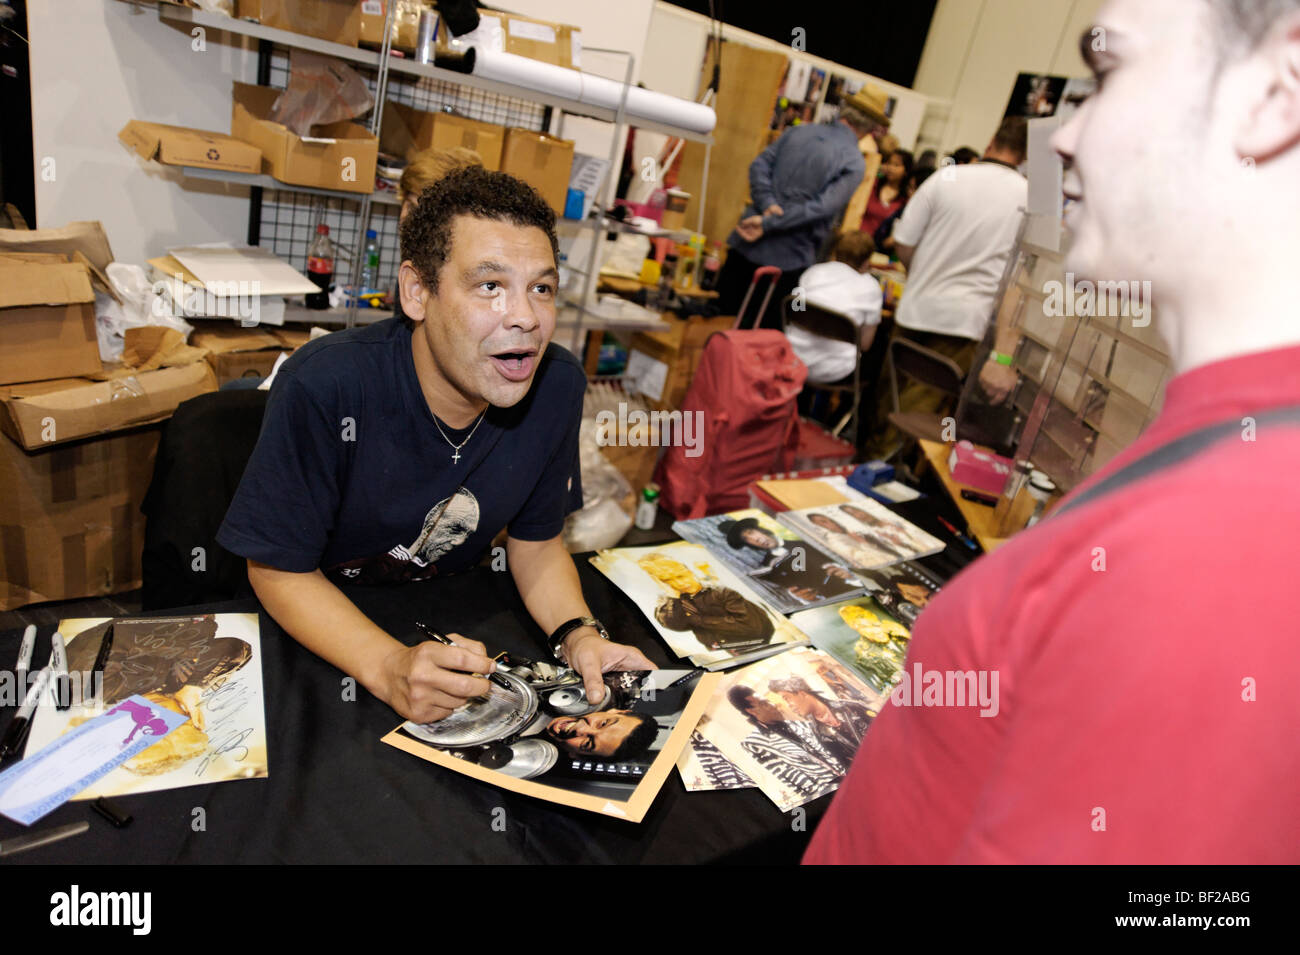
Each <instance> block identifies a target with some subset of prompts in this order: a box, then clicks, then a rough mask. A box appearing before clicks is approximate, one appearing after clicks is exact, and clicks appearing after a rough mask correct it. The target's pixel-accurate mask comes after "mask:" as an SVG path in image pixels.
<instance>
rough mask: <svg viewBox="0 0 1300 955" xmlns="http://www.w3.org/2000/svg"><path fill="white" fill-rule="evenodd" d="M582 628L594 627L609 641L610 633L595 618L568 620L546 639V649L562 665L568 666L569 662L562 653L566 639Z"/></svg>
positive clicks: (602, 637) (603, 638)
mask: <svg viewBox="0 0 1300 955" xmlns="http://www.w3.org/2000/svg"><path fill="white" fill-rule="evenodd" d="M582 627H592V628H594V629H595V631H596V633H598V634H600V638H601V639H602V640H608V639H609V631H608V630H606V629H605V627H604V625H603V624H602V623H601V622H600V621H599V620H597V619H596V618H595V617H574V618H573V619H572V620H566V621H565V622H564V623H562V624H560V625H559V626H558V627H556V628H555V632H554V633H552V634H551V635H550V636H549V637H547V638H546V647H547V649H549V650H550V651H551V656H553V657H555V659H557V660H559V661H560V662H561V663H564V664H567V663H568V661H567V660H565V659H564V657H563V656H562V655H561V653H560V650H561V648H562V647H563V645H564V638H565V637H567V636H568V635H569V634H571V633H573V631H575V630H578V629H581V628H582Z"/></svg>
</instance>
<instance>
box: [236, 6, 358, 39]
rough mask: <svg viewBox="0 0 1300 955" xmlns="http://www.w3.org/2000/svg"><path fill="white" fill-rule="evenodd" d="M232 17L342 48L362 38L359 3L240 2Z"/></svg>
mask: <svg viewBox="0 0 1300 955" xmlns="http://www.w3.org/2000/svg"><path fill="white" fill-rule="evenodd" d="M235 15H236V16H238V17H239V18H240V19H241V20H244V19H250V20H256V21H257V22H258V23H260V24H262V26H265V27H274V28H275V29H277V30H292V31H293V32H294V33H302V34H305V35H306V36H314V37H316V38H317V39H321V40H329V41H331V42H333V43H342V44H343V45H344V46H356V45H357V41H358V40H360V39H361V4H360V3H359V0H239V2H238V4H237V5H236V10H235Z"/></svg>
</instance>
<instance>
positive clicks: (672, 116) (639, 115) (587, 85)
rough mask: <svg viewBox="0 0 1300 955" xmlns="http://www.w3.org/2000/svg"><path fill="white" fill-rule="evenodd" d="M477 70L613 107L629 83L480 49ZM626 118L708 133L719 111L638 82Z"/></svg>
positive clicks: (477, 73) (630, 94) (629, 96)
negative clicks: (657, 90)
mask: <svg viewBox="0 0 1300 955" xmlns="http://www.w3.org/2000/svg"><path fill="white" fill-rule="evenodd" d="M473 73H474V75H475V76H481V77H483V78H484V79H490V80H497V81H499V82H502V83H510V84H512V85H515V86H521V87H524V88H525V89H531V90H536V91H537V92H539V93H547V94H550V95H551V96H562V97H564V98H566V99H571V100H576V101H577V102H580V103H585V104H586V105H588V106H600V107H604V108H605V109H611V110H617V109H618V104H619V101H620V100H621V99H622V96H623V84H622V83H620V82H619V81H617V80H611V79H607V78H605V77H603V76H597V75H596V74H594V73H580V72H578V71H577V70H570V69H567V68H566V67H563V66H554V65H553V64H550V63H542V62H540V61H538V60H530V59H528V58H527V57H524V56H517V55H515V54H513V53H495V52H492V51H487V50H482V49H478V50H475V55H474V67H473ZM626 119H627V121H628V122H629V123H631V124H632V125H634V126H635V125H636V121H637V120H638V119H642V120H649V121H651V122H656V123H662V124H663V125H665V126H677V127H680V128H681V129H685V130H688V131H690V132H693V133H698V134H700V135H707V134H708V133H711V132H712V131H713V127H714V125H715V124H716V123H717V114H716V113H714V111H713V108H712V107H710V106H704V105H702V104H700V103H693V102H691V101H690V100H684V99H679V98H678V97H676V96H668V95H667V94H665V93H656V92H654V91H652V90H643V89H640V88H639V87H635V86H634V87H632V88H631V89H629V90H628V91H627V108H626Z"/></svg>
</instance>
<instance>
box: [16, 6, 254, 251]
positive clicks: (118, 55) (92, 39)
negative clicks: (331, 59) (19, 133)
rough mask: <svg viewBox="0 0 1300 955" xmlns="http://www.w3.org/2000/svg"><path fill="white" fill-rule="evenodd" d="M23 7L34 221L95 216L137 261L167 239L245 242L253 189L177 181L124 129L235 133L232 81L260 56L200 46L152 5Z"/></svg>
mask: <svg viewBox="0 0 1300 955" xmlns="http://www.w3.org/2000/svg"><path fill="white" fill-rule="evenodd" d="M27 16H28V25H29V29H30V31H31V32H30V39H31V71H32V146H33V151H34V153H35V159H36V216H37V222H38V224H39V225H41V226H44V227H55V226H61V225H64V224H65V223H67V222H70V221H73V220H77V219H98V220H100V221H101V222H102V223H103V224H104V229H105V231H106V232H107V233H108V238H109V241H110V242H111V243H112V246H113V253H114V255H115V257H116V258H117V260H118V261H120V262H130V263H136V264H140V265H143V264H144V262H145V260H146V259H148V258H151V257H153V256H156V255H160V254H162V253H163V252H164V251H165V249H166V247H167V246H169V245H178V244H181V243H194V242H215V241H219V240H237V241H243V239H244V238H245V236H246V235H247V229H248V198H247V191H246V190H242V189H240V188H238V187H232V186H225V185H222V184H218V183H211V184H209V183H203V184H196V183H195V181H194V180H188V181H187V182H186V184H185V185H180V184H179V182H180V177H179V176H178V175H177V174H176V173H174V172H171V171H168V170H165V169H164V168H163V167H160V166H158V165H157V164H156V163H145V162H144V161H143V160H141V159H139V158H137V157H136V155H135V154H134V153H132V152H130V151H129V150H127V149H126V147H124V146H123V145H122V144H121V143H119V142H118V141H117V132H118V130H120V129H121V128H122V127H123V126H124V125H126V122H127V121H128V120H130V119H147V120H152V121H155V122H161V123H173V124H177V125H181V126H196V127H199V128H201V129H212V130H217V131H220V132H226V131H229V129H230V84H231V81H232V80H233V79H239V80H243V81H246V82H251V81H252V80H254V79H255V78H256V55H255V54H254V53H252V52H249V51H246V50H244V49H243V48H242V47H234V48H232V46H231V45H230V44H229V43H227V42H222V41H221V40H220V39H218V38H216V37H208V38H207V50H206V52H199V51H196V50H194V49H192V48H191V44H192V40H191V37H190V36H189V35H188V34H186V33H182V32H181V31H180V30H178V29H176V28H174V27H170V26H167V25H166V24H165V23H162V22H160V21H159V19H158V13H157V11H156V9H155V8H154V7H153V5H147V6H146V5H142V6H136V5H134V4H131V3H126V2H123V0H59V2H58V3H49V2H37V3H29V4H28V12H27ZM48 160H53V170H52V173H53V179H52V180H47V179H46V178H45V177H44V176H43V174H42V172H43V170H47V169H49V168H50V166H49V164H48Z"/></svg>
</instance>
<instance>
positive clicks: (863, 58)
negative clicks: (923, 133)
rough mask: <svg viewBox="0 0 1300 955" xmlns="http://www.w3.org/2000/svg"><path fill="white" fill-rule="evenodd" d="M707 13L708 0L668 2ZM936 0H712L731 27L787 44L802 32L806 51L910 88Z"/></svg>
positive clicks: (715, 9) (669, 0) (671, 0)
mask: <svg viewBox="0 0 1300 955" xmlns="http://www.w3.org/2000/svg"><path fill="white" fill-rule="evenodd" d="M668 2H669V3H671V4H672V5H673V6H675V7H682V8H683V9H686V10H692V11H694V12H695V13H701V14H703V15H704V16H708V15H709V6H710V4H709V0H668ZM936 3H937V0H891V2H889V3H880V2H867V0H859V2H856V3H849V2H844V0H836V2H834V3H799V4H796V3H772V4H767V3H762V4H759V3H750V2H748V0H713V4H712V5H713V9H714V12H715V14H719V13H720V16H721V18H722V20H723V22H724V23H726V24H728V25H729V26H733V27H738V28H739V29H741V30H748V31H749V32H750V33H757V34H759V35H760V36H765V37H767V38H768V39H770V40H775V41H776V42H777V43H782V44H785V45H789V44H791V43H792V42H793V41H794V40H795V39H796V33H795V31H796V30H802V31H803V33H802V34H801V37H802V41H803V44H804V50H805V51H806V52H808V53H811V54H813V55H814V56H820V57H823V58H825V59H827V60H831V61H833V62H835V63H842V64H843V65H845V66H848V67H852V68H853V69H855V70H861V71H862V72H863V73H870V74H871V75H872V76H878V77H880V78H881V79H882V80H888V81H889V82H891V83H897V84H898V85H899V86H907V87H910V86H911V85H912V80H914V79H915V78H916V67H917V64H919V63H920V62H921V50H922V49H923V48H924V47H925V38H926V35H927V34H929V32H930V20H931V19H932V18H933V17H934V8H935V4H936Z"/></svg>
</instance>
